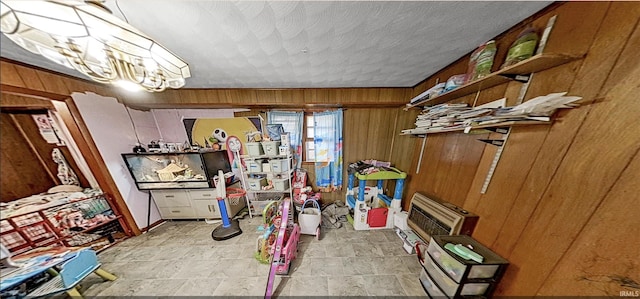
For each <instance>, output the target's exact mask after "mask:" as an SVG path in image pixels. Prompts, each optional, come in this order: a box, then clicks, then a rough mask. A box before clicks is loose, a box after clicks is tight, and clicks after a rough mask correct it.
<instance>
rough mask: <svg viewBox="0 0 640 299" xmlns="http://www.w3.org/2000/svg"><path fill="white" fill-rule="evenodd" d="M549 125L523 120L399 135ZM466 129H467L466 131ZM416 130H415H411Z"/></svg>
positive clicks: (546, 122) (544, 122)
mask: <svg viewBox="0 0 640 299" xmlns="http://www.w3.org/2000/svg"><path fill="white" fill-rule="evenodd" d="M548 124H551V122H550V121H536V120H523V121H505V122H500V123H493V124H486V125H478V126H468V127H462V128H451V129H447V128H444V129H437V130H422V131H420V132H415V133H413V132H408V133H401V134H400V135H414V136H422V135H425V134H438V133H448V132H460V131H465V130H476V129H484V128H496V127H509V126H529V125H548ZM467 128H468V129H467ZM413 130H417V129H413Z"/></svg>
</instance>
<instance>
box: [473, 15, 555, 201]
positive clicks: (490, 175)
mask: <svg viewBox="0 0 640 299" xmlns="http://www.w3.org/2000/svg"><path fill="white" fill-rule="evenodd" d="M555 23H556V16H555V15H554V16H552V17H551V18H549V20H548V21H547V26H546V28H545V29H544V33H543V34H542V37H541V38H540V45H539V46H538V50H537V52H536V54H542V53H543V51H544V47H545V46H546V45H547V40H548V39H549V34H550V33H551V29H553V26H554V25H555ZM533 75H534V74H533V73H531V74H529V75H528V76H527V81H526V82H524V84H523V85H522V87H520V93H519V94H518V98H517V99H516V105H519V104H522V102H524V98H525V96H526V94H527V91H528V90H529V84H530V83H531V79H532V78H533ZM514 80H517V79H515V78H514ZM510 134H511V130H509V131H508V132H507V134H506V135H505V136H504V138H502V140H503V142H502V146H499V147H498V151H497V152H496V155H495V156H494V157H493V161H492V162H491V167H489V171H488V173H487V176H486V178H485V179H484V184H483V185H482V189H481V190H480V193H481V194H485V193H487V189H488V188H489V183H491V179H492V178H493V173H494V172H495V170H496V167H497V166H498V162H500V157H501V156H502V151H503V150H504V148H505V143H506V142H507V140H508V139H509V135H510Z"/></svg>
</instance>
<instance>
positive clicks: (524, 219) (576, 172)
mask: <svg viewBox="0 0 640 299" xmlns="http://www.w3.org/2000/svg"><path fill="white" fill-rule="evenodd" d="M553 15H557V21H556V24H555V27H554V29H553V31H552V33H551V35H550V39H549V41H548V43H547V47H546V49H545V52H549V53H563V54H573V55H585V56H584V58H583V59H581V60H577V61H574V62H572V63H569V64H565V65H562V66H559V67H556V68H553V69H549V70H546V71H543V72H539V73H536V74H535V75H534V77H533V80H532V82H531V85H530V88H529V91H528V93H527V95H526V98H525V99H530V98H533V97H535V96H538V95H544V94H547V93H550V92H559V91H568V92H569V94H571V95H579V96H582V97H583V98H584V105H583V106H581V107H579V108H576V109H572V110H566V111H561V112H560V113H558V115H557V119H556V120H555V121H554V123H553V125H547V126H531V127H517V128H514V129H513V131H512V134H511V137H510V139H509V141H508V142H507V144H506V145H505V148H504V152H503V155H502V158H501V160H500V163H499V164H498V167H497V169H496V172H495V174H494V177H493V180H492V182H491V185H490V186H489V189H488V192H487V193H486V194H484V195H482V194H480V193H479V192H480V188H481V186H482V183H483V181H484V178H485V176H486V174H487V170H488V168H489V165H490V163H491V160H492V159H493V156H494V154H495V151H496V148H495V147H492V146H486V145H485V144H484V143H481V142H479V141H476V139H478V138H485V137H497V136H492V135H488V134H484V135H464V134H458V133H448V134H440V135H430V136H429V137H428V138H427V139H426V143H425V149H424V153H423V154H422V156H420V155H419V153H420V150H421V146H422V144H423V141H425V140H424V139H421V138H413V137H408V136H398V135H397V134H398V133H399V131H400V130H401V129H405V128H410V127H412V126H413V122H414V121H415V117H416V115H417V113H418V111H417V110H412V111H408V112H404V111H400V110H399V108H398V107H400V106H402V105H404V103H406V102H407V101H408V99H410V98H411V96H412V95H416V94H419V93H420V92H422V91H424V90H426V89H428V88H429V87H431V86H432V85H434V83H435V82H436V80H438V81H440V82H442V81H444V80H446V79H447V78H449V77H450V76H451V75H454V74H459V73H463V72H465V70H466V69H467V66H466V62H467V60H468V58H467V57H462V58H461V59H459V60H458V61H456V62H454V63H452V64H451V65H449V66H448V67H446V68H444V69H443V70H441V71H440V72H438V73H437V74H435V75H433V76H431V77H429V78H427V79H425V80H424V81H423V82H422V83H421V84H419V85H418V86H416V87H415V88H413V89H406V88H371V89H363V88H344V89H293V90H243V89H219V90H216V89H213V90H189V89H182V90H170V91H166V92H164V93H160V94H150V93H138V94H128V93H125V92H122V91H120V90H116V89H111V88H109V86H105V85H99V84H94V83H90V82H87V81H82V80H76V79H70V78H68V77H65V76H61V75H56V74H52V73H49V72H45V71H42V70H38V69H34V68H29V67H25V66H22V65H19V64H15V63H11V62H7V61H1V62H0V71H1V73H0V79H1V81H2V90H3V91H7V92H12V93H20V92H21V91H24V90H31V91H36V92H37V93H39V94H41V95H42V96H46V97H49V98H54V99H55V97H56V96H57V97H62V99H64V98H66V97H67V96H68V95H69V94H70V93H71V92H73V91H79V92H85V91H91V92H95V93H98V94H101V95H105V96H113V97H116V98H118V99H119V100H121V101H124V102H127V103H128V104H129V105H133V106H139V107H147V108H167V107H171V108H174V107H206V108H216V107H253V108H256V109H266V108H287V107H289V108H305V107H307V108H316V107H321V108H322V107H337V106H340V105H342V106H344V107H347V108H348V109H347V110H346V111H345V133H344V134H345V143H344V147H345V164H347V163H350V162H353V161H355V160H358V159H366V158H373V159H380V160H391V161H392V162H393V163H394V164H395V165H396V166H398V168H400V169H403V170H405V171H407V172H408V174H409V182H408V185H407V190H406V192H405V198H406V197H408V196H410V195H411V194H412V193H413V192H416V191H419V192H422V193H425V194H427V195H430V196H433V197H436V198H440V199H444V200H447V201H450V202H453V203H455V204H457V205H460V206H463V207H464V208H466V209H468V210H471V211H473V212H475V213H477V214H479V215H480V222H479V224H478V227H477V228H476V231H475V232H474V234H473V236H474V237H475V238H476V239H478V240H479V241H480V242H482V243H484V244H485V245H487V246H489V247H490V248H492V249H493V250H495V251H496V252H498V253H499V254H501V255H503V256H504V257H505V258H507V259H508V260H509V261H510V262H511V266H510V267H509V268H508V270H507V273H506V275H505V277H504V279H503V282H502V283H501V284H500V285H499V288H498V290H497V295H592V296H602V295H608V296H618V295H619V292H620V291H624V290H630V291H637V290H638V284H639V283H640V271H639V270H638V269H640V262H639V260H640V259H638V258H637V251H638V247H639V246H640V234H637V233H634V229H635V228H637V227H640V222H639V221H640V220H639V219H640V205H638V204H637V203H638V199H640V197H639V195H638V194H640V183H639V182H640V180H639V179H638V178H639V177H640V154H639V153H638V151H639V150H640V134H638V132H640V122H638V121H637V120H638V115H640V102H639V101H637V95H638V94H640V90H639V87H638V86H639V85H640V84H639V81H640V69H639V68H640V56H639V55H638V54H637V49H639V48H640V27H639V25H638V24H639V17H640V3H638V2H569V3H558V4H555V5H554V6H552V7H551V8H550V9H547V10H546V11H545V12H543V13H542V14H539V15H537V16H535V17H533V18H530V19H528V20H526V21H525V22H523V23H522V24H520V25H518V26H515V27H514V28H512V29H511V30H509V31H508V32H506V33H505V34H503V35H501V36H500V37H499V38H498V39H497V45H498V53H497V55H496V61H498V63H496V66H495V67H498V66H499V64H500V62H501V61H502V60H503V59H504V56H505V53H506V51H507V49H508V47H509V45H510V44H511V43H512V42H513V41H514V40H515V39H516V36H517V34H518V33H519V32H520V31H521V30H522V29H523V28H524V27H525V26H526V25H527V24H529V23H530V24H533V25H535V26H536V27H537V28H543V27H544V26H545V25H546V23H547V20H548V19H549V18H550V17H551V16H553ZM495 67H494V68H495ZM520 88H521V83H515V82H512V83H509V84H504V85H501V86H496V87H493V88H490V89H487V90H484V91H482V92H480V93H479V94H478V98H477V100H478V104H482V103H485V102H489V101H492V100H495V99H498V98H501V97H504V96H506V97H507V98H508V99H509V104H513V103H514V100H515V98H516V96H517V94H518V91H519V90H520ZM475 96H476V95H469V96H466V97H463V98H460V99H456V100H455V102H468V103H471V102H472V101H473V100H474V99H475ZM248 113H250V114H251V115H255V114H254V113H253V111H252V112H248ZM391 128H395V129H391ZM419 161H420V163H418V162H419ZM418 164H419V165H418ZM305 168H308V169H310V170H312V167H308V166H305ZM418 169H419V173H417V172H416V171H417V170H418ZM312 176H313V175H312ZM342 196H343V195H342V194H338V193H334V194H331V195H328V197H329V198H332V199H335V200H342ZM404 205H405V207H406V206H407V205H408V203H407V202H405V203H404Z"/></svg>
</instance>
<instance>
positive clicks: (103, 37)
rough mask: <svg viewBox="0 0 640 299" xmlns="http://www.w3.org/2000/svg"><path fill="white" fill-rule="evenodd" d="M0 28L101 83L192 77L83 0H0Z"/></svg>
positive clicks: (151, 83)
mask: <svg viewBox="0 0 640 299" xmlns="http://www.w3.org/2000/svg"><path fill="white" fill-rule="evenodd" d="M0 29H1V31H2V33H3V34H5V35H6V36H7V37H8V38H9V39H11V40H12V41H13V42H15V43H16V44H18V45H19V46H21V47H22V48H24V49H26V50H28V51H30V52H33V53H35V54H39V55H42V56H44V57H46V58H48V59H50V60H52V61H54V62H56V63H59V64H62V65H65V66H67V67H70V68H73V69H76V70H77V71H79V72H81V73H83V74H85V75H87V76H88V77H89V78H91V79H93V80H95V81H98V82H101V83H112V84H115V83H116V82H122V81H128V82H132V83H135V84H138V85H140V86H141V87H142V88H143V89H145V90H147V91H163V90H164V89H165V88H167V87H169V88H180V87H183V86H184V84H185V78H189V77H191V73H190V72H189V66H188V65H187V63H186V62H185V61H183V60H182V59H180V57H177V56H176V55H174V54H173V53H171V52H170V51H169V50H167V49H165V48H164V47H163V46H162V45H160V44H158V43H157V42H155V41H154V40H153V39H151V38H150V37H148V36H147V35H145V34H144V33H142V32H140V31H139V30H137V29H135V28H133V27H132V26H131V25H129V24H127V23H126V22H124V21H122V20H120V19H119V18H116V17H114V16H113V15H111V13H110V12H108V11H107V10H105V9H102V8H100V7H97V6H96V5H94V4H90V3H85V2H83V1H77V0H70V1H69V0H68V1H23V0H22V1H21V0H17V1H16V0H13V1H11V0H2V1H0ZM118 85H120V83H118Z"/></svg>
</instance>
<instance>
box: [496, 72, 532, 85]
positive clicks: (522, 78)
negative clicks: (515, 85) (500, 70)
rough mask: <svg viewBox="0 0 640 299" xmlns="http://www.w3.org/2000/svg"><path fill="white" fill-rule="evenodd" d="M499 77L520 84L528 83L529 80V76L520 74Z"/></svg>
mask: <svg viewBox="0 0 640 299" xmlns="http://www.w3.org/2000/svg"><path fill="white" fill-rule="evenodd" d="M500 76H502V77H506V78H509V79H511V80H514V81H518V82H521V83H527V82H529V79H531V75H530V74H529V75H522V74H501V75H500Z"/></svg>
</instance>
